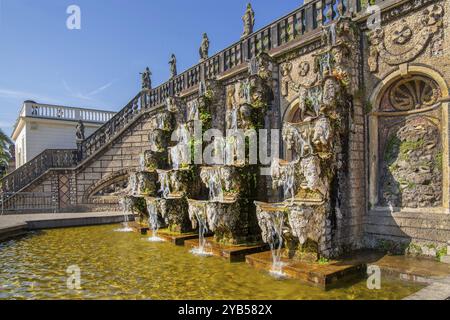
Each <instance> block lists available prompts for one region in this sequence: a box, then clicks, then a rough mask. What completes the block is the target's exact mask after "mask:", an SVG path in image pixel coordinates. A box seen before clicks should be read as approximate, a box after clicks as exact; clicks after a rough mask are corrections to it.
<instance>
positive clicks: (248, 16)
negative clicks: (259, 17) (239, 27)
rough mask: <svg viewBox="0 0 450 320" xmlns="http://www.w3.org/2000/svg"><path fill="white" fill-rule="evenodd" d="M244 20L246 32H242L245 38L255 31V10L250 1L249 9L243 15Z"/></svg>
mask: <svg viewBox="0 0 450 320" xmlns="http://www.w3.org/2000/svg"><path fill="white" fill-rule="evenodd" d="M242 21H244V33H243V34H242V38H245V37H246V36H248V35H250V34H252V33H253V27H254V25H255V12H254V11H253V8H252V5H251V4H250V3H249V4H248V5H247V10H246V11H245V14H244V16H243V17H242Z"/></svg>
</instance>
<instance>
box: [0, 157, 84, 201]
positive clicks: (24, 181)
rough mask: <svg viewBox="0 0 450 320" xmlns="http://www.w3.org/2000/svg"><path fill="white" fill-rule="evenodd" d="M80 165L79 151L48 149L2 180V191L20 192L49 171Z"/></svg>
mask: <svg viewBox="0 0 450 320" xmlns="http://www.w3.org/2000/svg"><path fill="white" fill-rule="evenodd" d="M77 163H78V151H77V150H73V149H70V150H52V149H47V150H45V151H43V152H42V153H40V154H39V155H37V156H36V157H34V158H33V159H32V160H30V161H28V162H27V163H25V164H24V165H23V166H21V167H19V168H18V169H16V170H14V171H13V172H11V173H10V174H8V175H7V176H5V177H4V178H3V179H2V180H1V184H2V191H3V192H7V193H11V192H18V191H20V190H21V189H23V188H24V187H25V186H27V185H28V184H30V183H31V182H33V181H34V180H35V179H37V178H39V177H40V176H41V175H42V174H44V173H45V172H46V171H47V170H49V169H54V168H72V167H74V166H75V165H76V164H77Z"/></svg>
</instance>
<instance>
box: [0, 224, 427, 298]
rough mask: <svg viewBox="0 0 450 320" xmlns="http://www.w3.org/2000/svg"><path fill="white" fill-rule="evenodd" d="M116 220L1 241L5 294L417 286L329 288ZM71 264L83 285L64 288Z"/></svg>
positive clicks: (308, 293) (255, 293)
mask: <svg viewBox="0 0 450 320" xmlns="http://www.w3.org/2000/svg"><path fill="white" fill-rule="evenodd" d="M116 228H117V226H110V225H109V226H100V227H84V228H71V229H58V230H49V231H43V232H40V233H36V234H33V235H30V236H27V237H25V238H23V239H20V240H12V241H8V242H3V243H0V285H1V287H2V290H0V299H63V298H65V299H176V300H181V299H199V300H201V299H399V298H403V297H405V296H407V295H409V294H411V293H413V292H415V291H416V290H418V289H419V288H420V287H418V286H417V285H413V284H408V283H403V282H399V281H387V280H385V281H383V282H382V290H373V291H371V290H368V289H367V288H366V281H361V282H358V283H356V284H354V285H353V286H349V287H346V288H343V289H337V290H331V291H327V292H324V291H321V290H320V289H318V288H314V287H310V286H306V285H303V284H301V283H299V282H298V281H295V280H283V281H278V280H276V279H274V278H273V277H271V276H270V275H269V274H267V273H264V272H258V271H256V270H255V269H253V268H252V267H250V266H248V265H246V264H244V263H243V264H229V263H226V262H225V261H224V260H222V259H220V258H216V257H211V258H209V259H201V258H199V257H196V256H194V255H191V254H189V252H188V250H187V249H186V248H183V247H176V246H174V245H172V244H169V243H151V242H148V241H147V237H146V236H141V235H139V234H137V233H116V232H114V229H116ZM71 265H77V266H79V267H80V269H81V287H82V290H80V291H73V290H69V289H67V286H66V281H67V273H66V270H67V267H68V266H71Z"/></svg>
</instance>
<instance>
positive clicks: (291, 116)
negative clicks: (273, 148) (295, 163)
mask: <svg viewBox="0 0 450 320" xmlns="http://www.w3.org/2000/svg"><path fill="white" fill-rule="evenodd" d="M287 105H288V107H287V108H286V111H285V112H284V114H283V117H282V124H281V126H282V128H283V124H285V123H299V122H301V110H300V102H299V99H298V98H295V99H293V100H292V101H289V102H288V104H287ZM282 144H283V159H286V160H287V161H292V160H293V158H294V156H293V152H292V150H290V149H289V148H288V146H287V145H286V141H284V140H283V141H282Z"/></svg>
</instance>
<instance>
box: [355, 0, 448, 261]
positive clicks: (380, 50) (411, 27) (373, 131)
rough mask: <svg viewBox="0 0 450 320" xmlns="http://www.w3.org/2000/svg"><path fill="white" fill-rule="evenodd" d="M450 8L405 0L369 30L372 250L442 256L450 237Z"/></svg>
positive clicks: (368, 230) (368, 228) (368, 231)
mask: <svg viewBox="0 0 450 320" xmlns="http://www.w3.org/2000/svg"><path fill="white" fill-rule="evenodd" d="M448 11H449V9H448V1H426V0H423V1H416V2H405V3H404V4H402V5H400V6H399V7H397V8H395V9H390V10H388V11H386V12H384V13H383V15H382V28H380V29H376V30H368V31H367V32H366V33H365V34H364V42H363V43H365V44H366V45H365V47H364V51H365V52H366V54H367V59H366V60H365V63H364V69H363V70H364V72H363V74H364V83H365V89H366V95H367V97H366V102H365V113H366V114H367V116H368V126H367V128H366V133H367V142H368V144H367V148H366V152H367V153H366V154H367V159H368V172H367V181H368V185H369V188H368V196H369V208H368V209H369V210H368V212H367V214H366V217H365V240H366V245H367V246H369V247H382V248H384V249H386V248H389V250H392V251H398V252H402V253H405V252H406V253H414V254H417V253H420V254H426V255H435V254H436V252H437V251H438V249H439V248H441V247H444V246H445V243H446V242H447V241H448V238H449V237H450V234H449V227H448V213H449V211H448V208H449V196H448V192H449V179H448V167H449V157H448V150H449V145H448V120H449V117H448V83H449V80H450V77H449V71H450V70H449V67H450V63H449V62H450V59H449V58H448V55H446V52H448V50H449V49H450V39H449V37H448V21H449V12H448ZM430 248H433V250H431V249H430Z"/></svg>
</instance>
